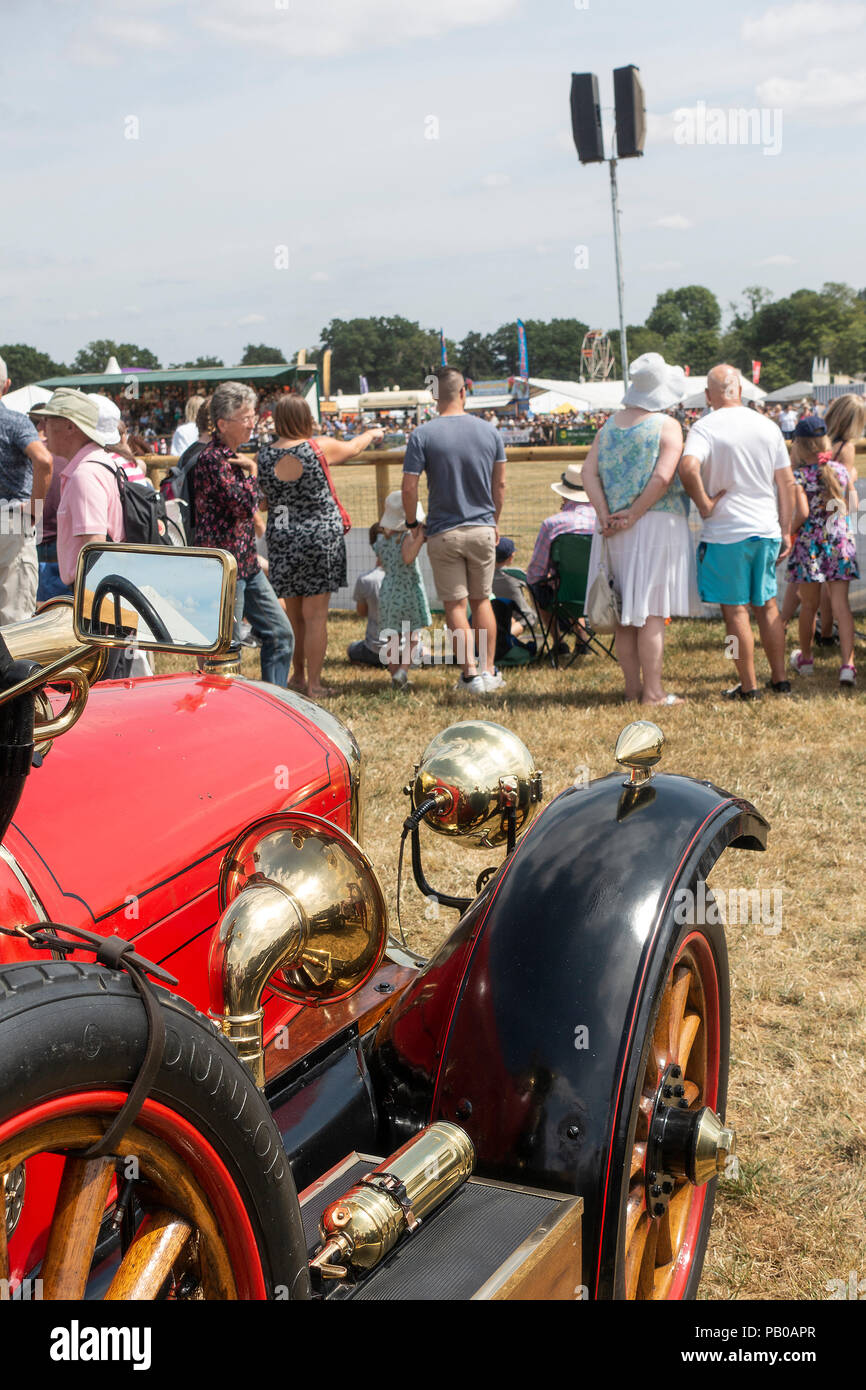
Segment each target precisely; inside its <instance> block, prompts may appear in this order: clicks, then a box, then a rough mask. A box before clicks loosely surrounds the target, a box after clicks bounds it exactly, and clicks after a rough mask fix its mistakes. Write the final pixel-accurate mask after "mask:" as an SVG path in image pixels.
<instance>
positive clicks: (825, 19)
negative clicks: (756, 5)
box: [740, 0, 866, 49]
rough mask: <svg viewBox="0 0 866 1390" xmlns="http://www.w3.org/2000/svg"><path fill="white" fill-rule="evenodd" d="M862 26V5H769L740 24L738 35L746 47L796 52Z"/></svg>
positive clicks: (815, 1) (822, 1) (865, 18)
mask: <svg viewBox="0 0 866 1390" xmlns="http://www.w3.org/2000/svg"><path fill="white" fill-rule="evenodd" d="M864 24H866V5H864V4H845V3H834V0H804V2H803V3H798V4H793V5H773V6H772V7H771V9H769V10H767V11H765V13H764V14H762V15H760V16H758V17H757V18H756V19H746V20H744V21H743V26H742V29H741V31H740V32H741V34H742V36H743V38H744V39H745V40H746V42H747V43H755V44H770V45H771V46H772V47H773V48H778V47H780V46H782V47H785V48H798V49H799V48H800V46H801V45H802V44H803V43H806V44H812V43H814V41H815V39H816V38H820V39H826V38H827V37H828V36H830V35H838V34H850V33H854V32H855V31H856V30H857V29H862V28H863V26H864Z"/></svg>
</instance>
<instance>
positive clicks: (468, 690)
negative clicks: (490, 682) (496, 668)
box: [454, 676, 487, 699]
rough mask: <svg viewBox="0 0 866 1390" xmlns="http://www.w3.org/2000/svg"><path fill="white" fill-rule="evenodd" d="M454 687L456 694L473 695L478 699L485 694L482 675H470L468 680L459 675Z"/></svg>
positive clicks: (485, 687) (485, 688) (485, 689)
mask: <svg viewBox="0 0 866 1390" xmlns="http://www.w3.org/2000/svg"><path fill="white" fill-rule="evenodd" d="M454 689H455V690H456V691H457V693H458V695H464V696H466V697H467V698H468V697H469V696H474V697H475V699H480V698H481V697H483V696H484V695H486V694H487V686H486V685H485V684H484V677H483V676H472V678H471V679H470V680H468V681H467V680H464V679H463V677H462V676H461V677H460V679H459V681H458V682H457V684H456V685H455V687H454Z"/></svg>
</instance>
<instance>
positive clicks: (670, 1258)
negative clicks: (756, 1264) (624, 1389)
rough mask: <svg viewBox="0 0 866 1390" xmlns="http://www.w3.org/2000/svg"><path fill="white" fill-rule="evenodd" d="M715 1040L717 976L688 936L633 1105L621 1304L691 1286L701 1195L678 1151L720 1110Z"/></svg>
mask: <svg viewBox="0 0 866 1390" xmlns="http://www.w3.org/2000/svg"><path fill="white" fill-rule="evenodd" d="M720 1032H721V1009H720V995H719V980H718V971H717V967H716V963H715V960H714V957H713V952H712V950H711V949H710V945H709V942H708V941H707V939H706V937H705V936H704V935H703V934H702V933H701V932H695V933H693V934H692V935H690V936H687V937H686V939H685V940H684V941H683V942H682V944H681V945H680V947H679V950H678V951H677V954H676V958H675V961H674V964H673V967H672V969H671V970H670V971H669V973H668V975H667V978H666V980H665V982H664V985H663V988H662V991H661V999H660V1002H659V1008H658V1012H657V1014H656V1017H655V1023H654V1026H653V1029H652V1037H651V1041H650V1046H649V1048H648V1051H647V1056H646V1063H645V1066H644V1068H643V1075H642V1078H641V1084H640V1093H639V1096H638V1098H637V1116H636V1121H635V1125H634V1138H633V1141H632V1143H631V1150H630V1154H629V1156H628V1161H629V1184H628V1196H627V1200H626V1218H625V1297H626V1298H629V1299H673V1298H681V1297H683V1295H684V1290H685V1288H686V1285H687V1283H688V1282H689V1275H690V1272H691V1268H692V1264H693V1261H694V1259H695V1256H696V1253H697V1247H698V1234H699V1231H700V1230H701V1227H702V1224H703V1217H704V1214H705V1206H706V1202H707V1193H708V1189H707V1186H706V1185H705V1184H704V1183H702V1184H700V1185H698V1184H697V1183H696V1182H695V1181H693V1180H692V1179H691V1178H690V1177H689V1175H688V1172H687V1171H685V1170H686V1169H687V1168H688V1166H689V1164H688V1154H687V1152H686V1151H687V1150H688V1148H689V1142H688V1141H689V1139H690V1137H691V1136H692V1134H693V1132H694V1131H696V1130H697V1128H698V1127H699V1125H700V1122H701V1118H702V1116H703V1115H704V1113H705V1110H706V1109H707V1108H708V1109H709V1111H710V1112H713V1111H715V1109H716V1107H717V1106H718V1104H719V1093H720V1070H721V1054H722V1048H721V1036H720ZM725 1050H726V1049H725ZM673 1112H678V1113H677V1114H676V1117H675V1120H673V1121H671V1116H672V1113H673ZM666 1120H668V1121H671V1122H672V1123H673V1124H675V1125H676V1127H677V1129H678V1134H679V1135H680V1136H681V1137H680V1139H679V1141H678V1142H677V1143H675V1144H674V1145H673V1150H674V1152H673V1167H674V1168H676V1169H677V1170H678V1171H673V1169H672V1168H671V1167H669V1166H668V1165H669V1164H670V1154H671V1148H672V1146H671V1144H670V1143H668V1144H667V1146H666V1147H665V1145H664V1143H663V1140H662V1139H661V1138H660V1135H661V1134H662V1128H661V1127H662V1126H663V1125H664V1122H665V1121H666ZM679 1149H682V1150H683V1153H682V1154H679V1153H678V1150H679ZM713 1176H715V1170H713ZM708 1224H709V1222H708V1220H707V1222H706V1225H707V1226H708ZM700 1253H701V1258H702V1255H703V1251H702V1250H701V1252H700Z"/></svg>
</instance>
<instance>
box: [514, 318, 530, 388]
mask: <svg viewBox="0 0 866 1390" xmlns="http://www.w3.org/2000/svg"><path fill="white" fill-rule="evenodd" d="M517 375H518V376H522V377H523V378H524V379H525V378H526V377H528V376H529V352H528V351H527V347H526V326H525V324H524V322H523V319H518V320H517Z"/></svg>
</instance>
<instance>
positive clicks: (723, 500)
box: [679, 364, 794, 700]
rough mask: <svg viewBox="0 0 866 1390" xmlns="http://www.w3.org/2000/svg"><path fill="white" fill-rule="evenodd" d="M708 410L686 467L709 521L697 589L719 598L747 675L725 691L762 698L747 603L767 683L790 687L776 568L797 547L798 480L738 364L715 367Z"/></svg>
mask: <svg viewBox="0 0 866 1390" xmlns="http://www.w3.org/2000/svg"><path fill="white" fill-rule="evenodd" d="M706 396H707V401H708V403H709V405H710V408H711V409H710V414H709V415H705V416H703V417H702V419H700V420H696V421H695V423H694V424H693V425H692V427H691V429H690V430H689V433H688V438H687V439H686V443H685V449H684V451H683V457H682V459H681V460H680V465H679V472H680V478H681V479H682V483H683V487H684V488H685V490H686V492H687V493H688V494H689V496H690V497H691V499H692V501H693V502H694V503H695V506H696V507H697V509H698V511H699V512H700V514H701V517H702V518H703V523H704V524H703V527H702V529H701V540H700V544H699V546H698V591H699V593H700V596H701V598H702V599H703V601H704V603H718V604H720V605H721V609H722V617H723V618H724V620H725V628H726V630H727V634H728V637H729V638H730V639H733V640H732V641H731V642H730V643H729V646H730V654H731V655H732V656H733V659H734V663H735V665H736V667H737V673H738V675H739V677H740V683H739V684H738V685H735V686H734V687H733V689H732V690H726V691H725V695H726V697H727V698H728V699H732V700H757V699H759V698H760V694H761V692H760V690H759V689H758V683H757V679H756V677H755V643H754V638H753V636H752V625H751V616H750V613H749V608H750V607H751V608H752V609H753V610H754V614H755V618H756V620H757V623H758V631H759V632H760V635H761V643H762V645H763V648H764V651H765V652H766V655H767V660H768V661H769V663H770V680H769V681H768V682H767V684H768V686H769V687H770V689H772V690H773V691H774V692H775V693H776V694H779V695H785V694H788V693H789V692H790V689H791V684H790V681H787V680H786V679H785V629H784V627H783V626H782V620H781V618H780V616H779V610H778V607H777V605H776V589H777V581H776V565H777V564H778V562H779V560H782V559H784V558H785V556H786V555H788V554H789V552H790V549H791V519H792V517H793V514H794V477H793V474H792V472H791V464H790V460H789V458H788V450H787V448H786V447H785V442H784V440H783V439H782V436H781V435H780V433H779V430H778V428H777V426H776V425H775V424H773V423H772V421H770V420H768V419H767V418H766V417H765V416H763V415H759V414H758V413H757V412H756V411H754V410H748V409H747V408H746V407H745V406H744V405H743V403H742V381H741V379H740V374H739V372H738V371H737V369H736V368H735V367H730V366H728V365H726V364H723V365H721V366H719V367H714V368H713V370H712V371H711V372H710V374H709V376H708V377H707V388H706Z"/></svg>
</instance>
